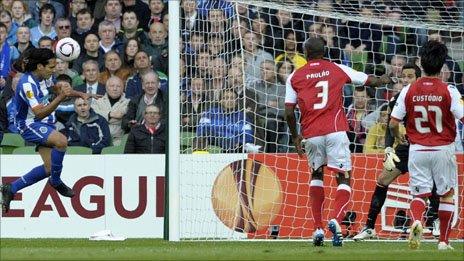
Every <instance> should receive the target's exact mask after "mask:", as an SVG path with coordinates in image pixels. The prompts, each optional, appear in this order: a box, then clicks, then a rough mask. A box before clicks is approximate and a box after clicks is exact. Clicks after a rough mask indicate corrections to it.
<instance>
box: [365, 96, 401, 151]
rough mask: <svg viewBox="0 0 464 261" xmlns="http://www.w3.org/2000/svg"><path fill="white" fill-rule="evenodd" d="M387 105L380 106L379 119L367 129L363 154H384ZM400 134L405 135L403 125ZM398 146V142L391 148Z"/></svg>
mask: <svg viewBox="0 0 464 261" xmlns="http://www.w3.org/2000/svg"><path fill="white" fill-rule="evenodd" d="M387 110H388V105H387V104H384V105H382V107H381V109H380V117H379V118H378V120H377V122H376V123H375V124H374V125H373V126H372V127H370V128H369V131H368V133H367V136H366V141H365V143H364V148H363V153H384V150H385V132H386V130H387V127H388V120H389V118H388V111H387ZM400 128H401V129H400V131H401V133H402V134H405V133H406V129H405V128H404V126H403V125H401V127H400ZM396 145H398V142H395V144H394V145H393V148H395V147H396Z"/></svg>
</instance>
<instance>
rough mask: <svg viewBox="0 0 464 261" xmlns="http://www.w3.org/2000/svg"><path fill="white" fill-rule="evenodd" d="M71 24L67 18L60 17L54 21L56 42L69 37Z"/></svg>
mask: <svg viewBox="0 0 464 261" xmlns="http://www.w3.org/2000/svg"><path fill="white" fill-rule="evenodd" d="M71 29H72V28H71V22H70V21H69V19H68V18H63V17H60V18H58V19H56V23H55V31H56V41H57V42H58V41H59V40H61V39H63V38H66V37H71Z"/></svg>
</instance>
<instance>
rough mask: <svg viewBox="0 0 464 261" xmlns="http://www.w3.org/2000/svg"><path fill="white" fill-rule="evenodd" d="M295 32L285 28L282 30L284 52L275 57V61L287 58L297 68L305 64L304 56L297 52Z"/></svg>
mask: <svg viewBox="0 0 464 261" xmlns="http://www.w3.org/2000/svg"><path fill="white" fill-rule="evenodd" d="M296 36H297V35H296V33H295V31H293V30H286V31H285V32H284V52H283V53H282V54H280V55H279V56H277V57H276V58H275V61H276V62H279V61H282V60H283V59H285V58H289V59H290V60H291V61H292V63H293V65H294V66H295V67H296V69H299V68H300V67H302V66H303V65H305V64H306V58H304V57H303V55H301V54H299V53H298V45H297V41H298V39H297V38H296Z"/></svg>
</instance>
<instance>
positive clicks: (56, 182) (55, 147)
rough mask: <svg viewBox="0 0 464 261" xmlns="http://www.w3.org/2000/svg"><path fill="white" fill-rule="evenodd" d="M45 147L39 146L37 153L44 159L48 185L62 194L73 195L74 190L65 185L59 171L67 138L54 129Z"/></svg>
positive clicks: (66, 145)
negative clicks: (48, 174)
mask: <svg viewBox="0 0 464 261" xmlns="http://www.w3.org/2000/svg"><path fill="white" fill-rule="evenodd" d="M46 145H47V146H50V147H52V148H47V147H44V146H41V147H39V154H40V156H41V157H42V160H43V161H44V165H45V166H46V168H48V169H47V171H49V173H50V180H49V183H50V185H51V186H52V187H53V188H55V189H56V190H57V191H58V192H59V193H60V194H61V195H62V196H65V197H73V196H74V192H73V191H72V189H71V188H69V187H68V186H66V185H65V184H64V183H63V181H62V180H61V171H62V170H63V159H64V155H65V153H66V149H67V147H68V140H67V139H66V136H64V135H63V134H62V133H60V132H58V131H56V130H54V131H53V132H52V133H51V134H50V135H49V136H48V139H47V142H46Z"/></svg>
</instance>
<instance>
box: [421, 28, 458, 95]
mask: <svg viewBox="0 0 464 261" xmlns="http://www.w3.org/2000/svg"><path fill="white" fill-rule="evenodd" d="M428 35H429V37H428V39H429V40H436V41H439V42H440V43H445V42H444V41H443V37H442V36H441V34H440V33H439V32H438V31H432V30H430V31H429V33H428ZM461 46H462V45H461ZM461 49H462V48H461ZM445 64H446V66H447V67H448V71H449V72H450V78H448V79H449V82H451V83H452V84H453V85H455V86H456V87H457V88H458V90H459V92H460V93H461V95H464V84H463V77H464V75H463V73H462V71H461V69H462V68H460V67H459V64H458V63H457V62H456V61H455V60H453V58H451V57H450V56H449V55H446V62H445Z"/></svg>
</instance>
